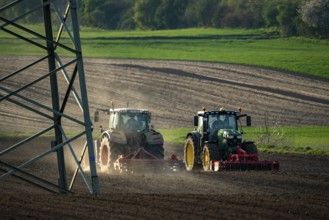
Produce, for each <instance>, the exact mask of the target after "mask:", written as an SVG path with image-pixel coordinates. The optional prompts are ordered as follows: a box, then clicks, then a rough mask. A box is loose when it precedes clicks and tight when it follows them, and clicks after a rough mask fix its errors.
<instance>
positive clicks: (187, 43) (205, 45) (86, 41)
mask: <svg viewBox="0 0 329 220" xmlns="http://www.w3.org/2000/svg"><path fill="white" fill-rule="evenodd" d="M30 28H31V29H34V30H36V31H38V32H40V33H42V27H41V26H30ZM24 36H25V35H24ZM26 37H28V38H32V37H33V36H32V35H26ZM63 37H65V38H63V39H62V41H61V43H64V44H66V45H69V46H71V43H70V42H69V41H68V39H67V34H64V35H63ZM81 42H82V48H83V53H84V56H85V57H106V58H137V59H169V60H198V61H212V62H228V63H240V64H250V65H256V66H265V67H273V68H278V69H283V70H289V71H294V72H299V73H303V74H308V75H316V76H321V77H325V78H329V61H328V60H329V41H328V40H316V39H308V38H301V37H289V38H286V37H279V36H278V35H277V34H276V32H275V31H272V30H267V29H258V30H244V29H211V28H209V29H204V28H198V29H196V28H193V29H182V30H163V31H106V30H100V29H91V28H82V30H81ZM0 46H1V50H0V55H16V54H17V55H27V54H30V55H36V54H41V53H43V51H42V49H40V48H38V47H35V46H31V45H28V44H27V43H25V42H24V41H22V40H19V39H13V37H12V36H10V35H8V34H7V33H5V32H3V31H0ZM58 53H60V54H62V55H68V56H70V55H72V54H71V53H70V52H68V51H65V50H63V49H60V50H58Z"/></svg>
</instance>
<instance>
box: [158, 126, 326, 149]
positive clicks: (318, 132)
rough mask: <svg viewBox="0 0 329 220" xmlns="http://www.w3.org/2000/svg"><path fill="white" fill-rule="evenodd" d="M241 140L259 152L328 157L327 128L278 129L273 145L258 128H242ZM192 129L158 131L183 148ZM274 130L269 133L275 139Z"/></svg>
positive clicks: (167, 140) (166, 138) (167, 139)
mask: <svg viewBox="0 0 329 220" xmlns="http://www.w3.org/2000/svg"><path fill="white" fill-rule="evenodd" d="M243 130H244V132H245V134H244V136H243V139H245V140H252V141H255V142H256V144H257V146H258V148H259V150H260V151H268V152H278V153H301V154H316V155H324V154H325V155H329V135H328V134H329V126H314V127H306V126H305V127H280V128H277V129H276V130H275V131H278V130H280V131H281V132H283V135H282V137H281V136H280V138H281V139H280V141H279V142H278V143H277V144H276V145H274V144H273V143H269V144H268V143H264V142H263V141H262V140H261V138H260V135H261V130H260V129H259V128H244V129H243ZM190 131H192V129H187V128H180V129H172V130H160V132H161V133H162V134H163V136H164V139H165V141H166V142H169V143H177V144H180V145H182V147H183V146H184V142H185V137H186V134H187V133H188V132H190ZM275 131H274V130H272V131H270V132H271V135H272V136H274V137H272V138H275V136H276V133H275Z"/></svg>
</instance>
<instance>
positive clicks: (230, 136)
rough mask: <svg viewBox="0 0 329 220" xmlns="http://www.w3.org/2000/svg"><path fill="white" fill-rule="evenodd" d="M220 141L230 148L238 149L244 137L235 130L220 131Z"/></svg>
mask: <svg viewBox="0 0 329 220" xmlns="http://www.w3.org/2000/svg"><path fill="white" fill-rule="evenodd" d="M217 135H218V141H220V142H222V143H224V144H226V146H229V147H236V146H238V145H240V144H241V139H242V135H241V133H240V132H239V131H237V130H234V129H220V130H219V131H218V133H217Z"/></svg>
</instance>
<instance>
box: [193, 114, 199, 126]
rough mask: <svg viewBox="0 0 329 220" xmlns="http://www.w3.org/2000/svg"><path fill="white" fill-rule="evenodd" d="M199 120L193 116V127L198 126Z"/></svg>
mask: <svg viewBox="0 0 329 220" xmlns="http://www.w3.org/2000/svg"><path fill="white" fill-rule="evenodd" d="M198 122H199V119H198V116H194V126H198V124H199V123H198Z"/></svg>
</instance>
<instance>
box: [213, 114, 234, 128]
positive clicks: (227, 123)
mask: <svg viewBox="0 0 329 220" xmlns="http://www.w3.org/2000/svg"><path fill="white" fill-rule="evenodd" d="M208 121H209V123H208V125H209V129H210V132H215V131H217V130H219V129H234V130H237V123H236V116H235V115H234V114H211V115H209V118H208Z"/></svg>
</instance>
